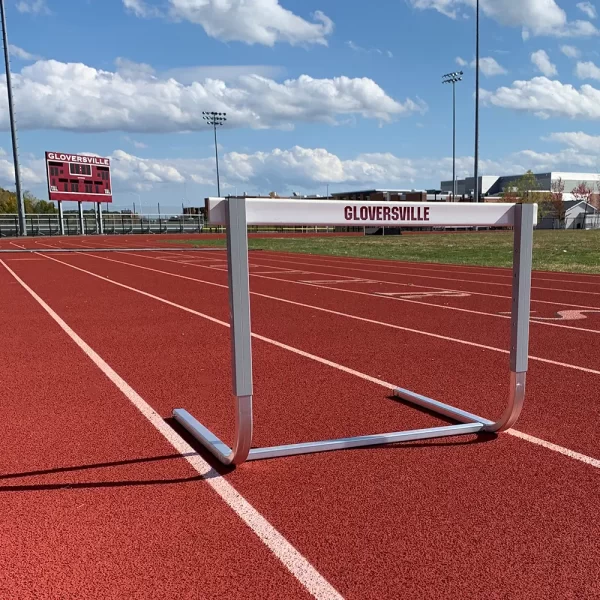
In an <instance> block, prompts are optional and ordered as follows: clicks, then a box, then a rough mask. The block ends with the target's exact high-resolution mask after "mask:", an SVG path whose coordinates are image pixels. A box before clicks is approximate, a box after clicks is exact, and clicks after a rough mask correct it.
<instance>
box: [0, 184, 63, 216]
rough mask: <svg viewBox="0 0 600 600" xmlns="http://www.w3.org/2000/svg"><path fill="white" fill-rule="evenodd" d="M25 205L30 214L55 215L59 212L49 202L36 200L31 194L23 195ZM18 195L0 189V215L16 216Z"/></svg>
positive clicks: (25, 193)
mask: <svg viewBox="0 0 600 600" xmlns="http://www.w3.org/2000/svg"><path fill="white" fill-rule="evenodd" d="M23 204H24V205H25V212H26V213H28V214H32V213H33V214H55V213H57V212H58V210H57V209H56V206H54V204H53V203H52V202H48V201H47V200H40V199H39V198H36V197H35V196H34V195H33V194H32V193H31V192H27V191H25V192H24V193H23ZM17 212H18V209H17V195H16V194H15V193H14V192H10V191H8V190H5V189H2V188H0V213H4V214H16V213H17Z"/></svg>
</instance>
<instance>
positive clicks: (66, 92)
mask: <svg viewBox="0 0 600 600" xmlns="http://www.w3.org/2000/svg"><path fill="white" fill-rule="evenodd" d="M132 64H133V65H135V63H130V64H126V65H125V66H124V65H123V63H122V64H121V67H120V68H121V71H119V72H116V73H115V72H111V71H101V70H98V69H95V68H93V67H89V66H86V65H84V64H81V63H62V62H58V61H55V60H47V61H39V62H37V63H35V64H33V65H29V66H27V67H24V68H23V69H22V71H21V73H15V74H14V75H13V84H14V93H15V97H16V101H17V106H18V115H17V117H18V119H19V125H20V127H21V128H22V129H63V130H70V131H114V130H121V131H127V132H182V131H195V130H201V129H204V128H205V126H206V125H205V123H204V121H203V119H202V110H215V111H219V112H226V113H227V124H226V126H227V127H251V128H253V129H265V128H282V129H292V128H293V127H294V124H295V123H299V122H320V123H326V124H330V125H336V124H339V122H340V117H343V118H346V119H347V118H349V117H356V116H362V117H364V118H369V119H377V120H379V121H380V122H389V121H391V120H393V119H394V118H395V117H399V116H404V115H408V114H411V113H415V112H421V113H422V112H424V111H425V110H426V106H425V105H424V104H423V103H422V102H417V101H413V100H411V99H407V100H406V101H405V102H403V103H402V102H398V101H396V100H394V99H393V98H391V97H390V96H388V95H387V94H386V93H385V92H384V91H383V89H381V88H380V87H379V86H378V85H377V84H376V83H375V82H374V81H373V80H371V79H368V78H350V77H345V76H341V77H334V78H331V79H313V78H312V77H309V76H308V75H301V76H300V77H298V78H297V79H288V80H286V81H284V82H282V83H279V82H277V81H274V80H272V79H269V78H266V77H261V76H258V75H243V76H240V77H239V78H238V82H237V85H235V86H233V85H231V86H230V85H228V84H227V83H226V82H224V81H222V80H219V79H205V80H204V81H201V82H200V81H198V82H194V83H191V84H189V85H184V84H182V83H180V82H178V81H176V80H175V79H167V80H162V79H159V78H157V77H155V76H153V75H152V72H151V71H149V70H148V69H145V68H144V66H143V65H142V66H141V67H139V65H138V66H132ZM65 107H69V109H68V110H65ZM7 114H8V111H7V110H6V82H5V79H0V127H3V128H5V129H6V128H7V127H8V117H7Z"/></svg>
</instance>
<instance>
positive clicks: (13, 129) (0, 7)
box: [0, 0, 27, 236]
mask: <svg viewBox="0 0 600 600" xmlns="http://www.w3.org/2000/svg"><path fill="white" fill-rule="evenodd" d="M0 14H1V17H2V41H3V44H4V63H5V66H6V90H7V92H8V112H9V116H10V133H11V137H12V150H13V164H14V167H15V192H16V196H17V212H18V214H19V235H21V236H26V235H27V226H26V224H25V203H24V201H23V191H22V189H21V169H20V168H19V150H18V146H17V126H16V124H15V112H14V107H13V95H12V83H11V77H10V56H9V53H8V33H7V31H6V14H5V10H4V0H0Z"/></svg>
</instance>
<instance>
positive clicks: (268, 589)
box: [0, 261, 311, 599]
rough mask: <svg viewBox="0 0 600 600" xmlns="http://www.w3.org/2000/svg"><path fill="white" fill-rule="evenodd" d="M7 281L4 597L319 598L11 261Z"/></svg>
mask: <svg viewBox="0 0 600 600" xmlns="http://www.w3.org/2000/svg"><path fill="white" fill-rule="evenodd" d="M45 262H46V261H45ZM39 274H40V275H41V276H42V277H43V276H44V275H43V270H42V271H41V272H40V273H39ZM0 287H1V288H2V290H3V300H4V302H5V303H6V305H7V306H10V307H11V310H10V311H3V312H2V314H0V323H2V332H3V344H2V346H1V347H0V356H1V358H2V360H0V377H1V380H2V382H3V384H2V386H3V394H2V396H1V400H0V413H1V414H2V424H3V426H2V430H3V436H2V440H1V442H0V446H1V451H0V472H1V474H0V495H1V496H2V512H1V514H0V532H1V536H2V546H1V548H0V565H1V567H2V568H0V596H1V597H3V598H19V599H28V598H38V599H39V598H49V597H52V598H81V597H85V598H103V599H108V598H115V599H116V598H119V599H121V598H125V597H129V598H131V597H138V596H139V595H140V594H141V595H142V596H144V597H152V598H190V599H191V598H196V597H197V590H198V589H201V590H202V591H203V592H202V593H203V595H204V596H203V597H207V598H208V597H210V598H216V597H236V598H238V597H240V598H248V599H250V598H255V597H256V595H257V594H258V595H259V596H261V597H269V598H277V599H279V598H281V594H282V593H284V594H285V595H286V596H288V595H289V597H290V598H309V597H311V596H310V594H308V593H307V592H306V590H305V589H304V588H302V587H301V586H300V584H299V583H298V582H297V581H296V580H295V579H294V578H293V577H292V576H291V575H290V573H289V572H287V570H286V569H285V568H284V567H283V565H282V564H281V563H280V562H279V561H278V560H277V559H276V558H275V557H274V555H273V554H272V553H271V552H270V551H269V550H268V549H267V548H266V547H265V546H264V545H263V544H262V542H261V541H260V540H259V539H258V538H257V537H256V535H255V534H254V533H252V532H251V530H250V529H249V528H248V527H246V526H245V525H244V524H243V523H242V521H241V520H240V519H239V518H238V517H237V516H236V515H235V514H234V513H233V511H231V510H230V509H229V508H228V507H227V506H226V505H225V504H224V503H223V502H222V501H221V500H220V499H219V498H218V497H217V495H216V494H215V493H214V492H213V491H212V490H211V488H210V487H209V486H208V485H207V484H206V483H205V482H203V481H201V480H200V477H199V476H198V473H196V472H195V471H194V470H193V469H192V468H191V467H190V466H189V465H188V464H187V462H186V461H185V459H184V458H183V457H182V456H181V455H179V454H178V453H177V452H174V449H173V447H172V446H171V445H170V444H168V443H167V442H166V441H165V440H164V439H163V438H162V437H161V436H160V435H157V433H156V431H155V430H154V429H153V428H152V427H151V426H150V425H149V424H148V423H147V422H146V421H145V420H144V419H143V418H142V417H141V415H140V414H139V412H138V411H137V410H135V408H134V407H133V406H131V405H130V404H129V403H128V402H127V401H126V400H125V399H124V398H123V396H122V394H121V393H120V392H119V391H118V390H117V389H116V388H115V387H114V386H113V385H112V384H111V383H110V382H109V381H108V379H106V378H105V377H104V376H103V375H102V373H101V372H100V371H98V369H97V368H96V367H95V366H94V365H93V363H91V362H90V361H89V360H88V359H87V358H86V357H85V355H83V353H82V352H81V351H80V350H79V349H78V348H77V347H76V346H75V344H73V343H72V342H71V341H70V340H69V338H68V337H67V336H66V335H65V334H64V333H63V332H62V331H61V330H60V329H59V328H58V327H57V326H56V324H55V323H54V322H53V321H52V320H51V319H50V318H49V317H48V315H47V314H46V313H45V312H44V311H43V310H42V309H41V308H40V306H39V305H38V304H37V303H36V302H35V301H34V300H33V299H32V298H31V296H29V295H28V294H27V293H26V292H25V291H24V290H23V288H21V287H20V286H19V285H18V284H17V282H16V281H15V280H14V279H13V278H12V277H11V276H10V275H9V273H8V272H7V271H6V269H5V268H4V267H3V266H1V265H0ZM87 306H88V305H85V304H84V305H82V306H80V307H79V308H78V310H83V312H84V313H85V312H86V310H87ZM129 318H130V319H131V320H135V319H136V315H135V314H130V315H129ZM137 318H138V319H139V316H137ZM242 548H243V549H244V550H243V551H241V549H242ZM157 582H160V583H158V584H157Z"/></svg>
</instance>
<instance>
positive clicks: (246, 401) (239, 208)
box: [173, 197, 537, 465]
mask: <svg viewBox="0 0 600 600" xmlns="http://www.w3.org/2000/svg"><path fill="white" fill-rule="evenodd" d="M206 208H207V215H208V221H209V222H210V223H211V224H218V225H223V224H225V225H226V227H227V262H228V275H229V305H230V323H231V349H232V351H231V362H232V377H233V393H234V396H235V404H236V410H235V433H234V443H233V447H232V448H230V447H229V446H228V445H227V444H226V443H225V442H223V441H222V440H220V439H219V438H218V437H217V436H216V435H215V434H214V433H212V432H211V431H210V430H209V429H208V428H206V427H205V426H204V425H202V424H201V423H200V422H199V421H198V420H197V419H195V418H194V417H193V416H192V415H191V414H190V413H189V412H188V411H186V410H185V409H183V408H176V409H174V410H173V418H174V419H175V421H176V422H178V423H179V424H180V425H182V426H183V427H184V428H185V429H186V430H187V431H189V432H190V433H191V435H192V436H193V437H194V438H195V439H197V440H198V441H199V442H200V443H201V444H202V445H203V446H205V447H206V448H207V449H208V450H209V451H210V452H211V453H212V454H214V455H215V456H216V457H217V458H218V459H219V460H220V461H221V462H222V463H223V464H226V465H239V464H242V463H243V462H245V461H248V460H260V459H266V458H276V457H282V456H294V455H297V454H309V453H314V452H326V451H331V450H340V449H345V448H358V447H364V446H373V445H386V444H392V443H397V442H407V441H414V440H425V439H431V438H440V437H449V436H455V435H465V434H470V433H478V432H500V431H505V430H506V429H509V428H510V427H512V425H513V424H514V423H515V422H516V421H517V419H518V418H519V415H520V413H521V410H522V408H523V402H524V400H525V382H526V375H527V368H528V352H529V316H530V302H531V264H532V248H533V228H534V226H535V225H536V223H537V204H509V203H493V204H492V203H490V204H470V203H464V204H462V203H459V204H455V203H436V202H351V201H344V200H333V201H328V200H327V201H326V200H272V199H266V200H265V199H263V198H246V197H242V198H240V197H228V198H207V199H206ZM284 224H285V225H315V224H316V225H342V226H344V225H346V226H348V225H351V226H354V225H361V226H362V225H365V226H383V225H386V226H390V225H393V226H395V227H423V226H426V227H429V226H456V227H465V226H466V227H471V226H473V227H476V226H480V227H486V226H487V227H490V226H492V227H494V226H495V227H499V226H502V227H513V228H514V241H513V279H512V308H511V341H510V353H509V365H508V366H509V375H510V376H509V382H508V384H509V388H508V401H507V404H506V407H505V409H504V411H503V412H502V413H501V415H500V416H499V417H498V418H497V419H496V420H489V419H486V418H483V417H480V416H478V415H475V414H472V413H469V412H467V411H464V410H462V409H459V408H456V407H454V406H451V405H449V404H445V403H443V402H439V401H437V400H434V399H432V398H428V397H427V396H422V395H420V394H417V393H415V392H413V391H410V390H407V389H404V388H401V387H397V388H395V389H394V390H393V393H394V395H395V396H396V397H398V398H402V399H403V400H406V401H407V402H410V403H412V404H414V405H416V406H421V407H423V408H426V409H428V410H429V411H432V412H434V413H437V414H439V415H443V416H445V417H449V418H451V419H452V420H454V421H456V424H452V425H443V426H437V427H430V428H426V429H414V430H408V431H396V432H392V433H382V434H375V435H364V436H356V437H347V438H338V439H332V440H322V441H313V442H304V443H299V444H298V443H297V444H285V445H279V446H271V447H265V448H252V447H251V446H252V428H253V416H252V397H253V382H252V345H251V340H252V334H251V328H250V322H251V321H250V284H249V268H248V229H247V227H248V225H284Z"/></svg>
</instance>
